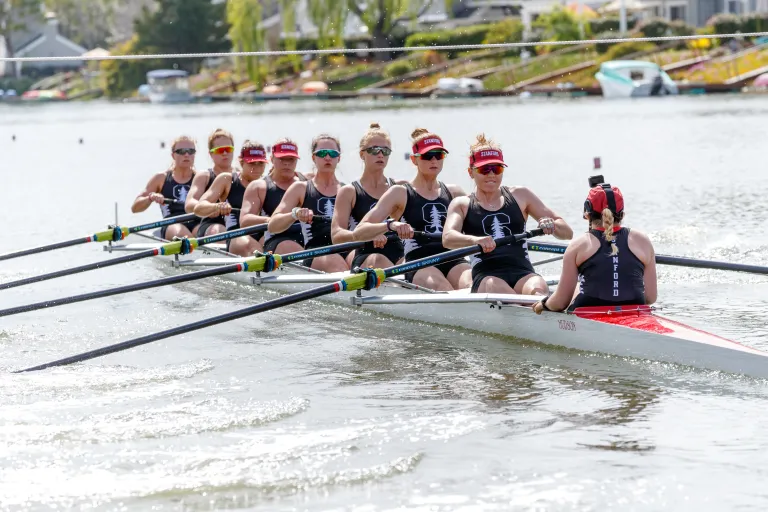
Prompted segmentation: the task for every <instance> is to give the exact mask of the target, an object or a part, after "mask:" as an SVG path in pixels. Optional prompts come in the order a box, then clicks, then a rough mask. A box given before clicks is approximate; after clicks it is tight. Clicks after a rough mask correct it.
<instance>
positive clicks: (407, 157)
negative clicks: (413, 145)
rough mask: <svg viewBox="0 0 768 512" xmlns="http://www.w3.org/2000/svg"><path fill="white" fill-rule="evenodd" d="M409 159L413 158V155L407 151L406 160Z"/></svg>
mask: <svg viewBox="0 0 768 512" xmlns="http://www.w3.org/2000/svg"><path fill="white" fill-rule="evenodd" d="M409 158H411V154H410V153H409V152H407V151H406V152H405V159H406V160H408V159H409Z"/></svg>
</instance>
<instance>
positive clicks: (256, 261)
mask: <svg viewBox="0 0 768 512" xmlns="http://www.w3.org/2000/svg"><path fill="white" fill-rule="evenodd" d="M364 244H365V242H347V243H343V244H337V245H329V246H326V247H317V248H315V249H307V250H305V251H299V252H292V253H289V254H275V255H271V260H270V255H264V256H258V257H255V258H249V259H247V260H245V261H242V262H240V263H231V264H228V265H221V266H218V267H215V268H211V269H205V270H200V271H197V272H190V273H187V274H180V275H176V276H170V277H164V278H161V279H155V280H152V281H147V282H144V283H135V284H129V285H125V286H118V287H116V288H109V289H107V290H99V291H95V292H90V293H83V294H80V295H73V296H71V297H64V298H61V299H51V300H46V301H42V302H37V303H34V304H27V305H24V306H16V307H13V308H8V309H0V317H3V316H11V315H17V314H19V313H26V312H28V311H35V310H38V309H44V308H52V307H55V306H63V305H65V304H74V303H75V302H84V301H87V300H92V299H101V298H104V297H110V296H112V295H119V294H122V293H130V292H136V291H139V290H147V289H149V288H159V287H161V286H168V285H172V284H179V283H186V282H189V281H197V280H199V279H205V278H207V277H214V276H220V275H224V274H234V273H237V272H265V271H266V272H269V271H271V270H274V269H276V268H278V267H280V266H281V265H282V264H283V263H289V262H292V261H299V260H304V259H307V258H317V257H319V256H325V255H326V254H338V253H340V252H345V251H351V250H354V249H358V248H360V247H362V246H363V245H364Z"/></svg>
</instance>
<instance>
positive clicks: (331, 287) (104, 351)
mask: <svg viewBox="0 0 768 512" xmlns="http://www.w3.org/2000/svg"><path fill="white" fill-rule="evenodd" d="M337 291H339V284H338V283H331V284H327V285H323V286H319V287H317V288H313V289H312V290H306V291H303V292H298V293H294V294H292V295H286V296H285V297H278V298H276V299H274V300H270V301H267V302H263V303H261V304H257V305H255V306H250V307H247V308H244V309H240V310H238V311H233V312H231V313H224V314H222V315H218V316H214V317H211V318H206V319H205V320H199V321H197V322H193V323H191V324H186V325H180V326H178V327H173V328H171V329H167V330H165V331H161V332H157V333H153V334H148V335H146V336H141V337H140V338H135V339H132V340H127V341H123V342H120V343H115V344H114V345H109V346H107V347H102V348H98V349H96V350H91V351H89V352H83V353H82V354H78V355H75V356H71V357H66V358H64V359H59V360H58V361H52V362H50V363H45V364H41V365H39V366H33V367H31V368H25V369H24V370H18V371H15V372H14V373H23V372H33V371H37V370H44V369H46V368H52V367H54V366H65V365H68V364H73V363H79V362H81V361H87V360H89V359H94V358H97V357H101V356H105V355H108V354H113V353H115V352H120V351H122V350H127V349H129V348H134V347H138V346H141V345H146V344H147V343H152V342H153V341H159V340H162V339H165V338H170V337H172V336H178V335H179V334H185V333H188V332H191V331H195V330H198V329H203V328H205V327H211V326H213V325H217V324H221V323H224V322H228V321H230V320H237V319H238V318H244V317H246V316H250V315H255V314H256V313H263V312H265V311H269V310H272V309H275V308H279V307H281V306H288V305H290V304H295V303H297V302H302V301H305V300H310V299H314V298H316V297H321V296H323V295H328V294H331V293H334V292H337Z"/></svg>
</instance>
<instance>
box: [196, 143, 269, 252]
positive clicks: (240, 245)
mask: <svg viewBox="0 0 768 512" xmlns="http://www.w3.org/2000/svg"><path fill="white" fill-rule="evenodd" d="M238 160H239V161H240V167H241V168H242V171H232V172H224V173H221V174H219V175H218V176H216V179H215V180H213V184H212V185H211V187H210V188H209V189H208V190H207V191H206V192H205V194H203V197H201V198H200V201H199V202H198V203H197V206H195V215H197V216H198V217H205V218H213V217H223V218H224V227H226V228H227V231H232V230H235V229H240V212H241V211H242V208H243V196H244V195H245V190H246V188H247V187H248V185H250V184H251V183H252V182H254V181H256V180H258V179H259V178H261V176H262V175H263V174H264V170H265V168H266V166H267V149H266V148H265V147H264V145H263V144H261V143H259V142H254V141H250V140H246V141H245V142H243V147H242V148H241V149H240V156H239V158H238ZM258 238H260V235H257V236H253V235H246V236H241V237H238V238H234V239H231V240H227V250H228V251H229V252H231V253H234V254H237V255H239V256H252V255H253V252H254V251H257V250H258V251H260V250H261V248H262V247H261V244H260V243H259V242H258Z"/></svg>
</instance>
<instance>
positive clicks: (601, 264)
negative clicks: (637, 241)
mask: <svg viewBox="0 0 768 512" xmlns="http://www.w3.org/2000/svg"><path fill="white" fill-rule="evenodd" d="M589 234H590V235H592V236H594V237H595V238H597V239H598V240H599V241H600V248H599V249H598V250H597V252H595V254H593V255H592V256H590V257H589V258H588V259H587V261H585V262H584V263H582V264H581V265H579V294H578V295H577V296H576V298H575V299H574V301H573V303H572V304H571V305H570V306H569V307H568V310H569V311H573V310H574V309H576V308H579V307H590V306H629V305H643V304H645V281H644V280H643V276H644V275H645V264H643V262H642V261H640V260H639V259H638V257H637V256H635V254H634V253H633V252H632V250H631V249H630V248H629V228H621V229H619V230H618V231H616V232H615V233H614V242H608V241H607V240H605V238H604V237H603V231H602V230H597V229H593V230H590V231H589ZM613 243H615V244H616V247H617V248H618V249H619V252H618V253H617V254H616V255H611V246H612V245H613Z"/></svg>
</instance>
